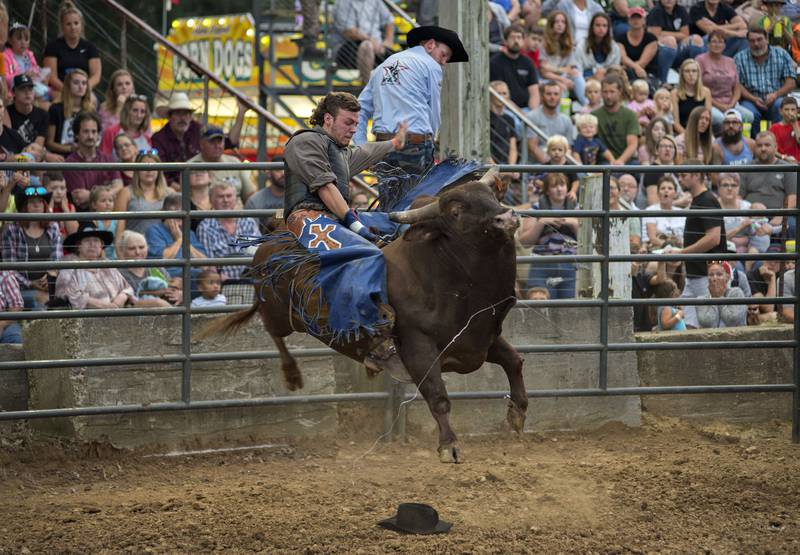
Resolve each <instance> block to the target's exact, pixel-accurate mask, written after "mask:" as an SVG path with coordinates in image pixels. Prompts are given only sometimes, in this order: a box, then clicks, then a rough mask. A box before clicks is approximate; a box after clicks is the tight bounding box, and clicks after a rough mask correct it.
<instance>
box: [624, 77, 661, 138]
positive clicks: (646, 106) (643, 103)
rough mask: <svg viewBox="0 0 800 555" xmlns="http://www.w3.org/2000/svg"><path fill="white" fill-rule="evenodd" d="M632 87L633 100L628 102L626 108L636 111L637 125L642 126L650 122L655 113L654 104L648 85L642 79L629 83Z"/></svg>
mask: <svg viewBox="0 0 800 555" xmlns="http://www.w3.org/2000/svg"><path fill="white" fill-rule="evenodd" d="M631 89H633V100H631V101H630V102H628V108H630V109H631V110H633V111H634V112H636V115H637V116H638V117H639V125H640V126H641V127H642V128H645V127H647V126H648V125H649V124H650V120H651V119H652V118H654V117H655V115H656V105H655V102H653V100H651V99H650V98H648V97H649V96H650V85H648V84H647V81H645V80H644V79H637V80H636V81H634V82H633V84H632V85H631Z"/></svg>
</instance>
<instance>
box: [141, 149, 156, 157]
mask: <svg viewBox="0 0 800 555" xmlns="http://www.w3.org/2000/svg"><path fill="white" fill-rule="evenodd" d="M139 156H158V151H157V150H156V149H154V148H143V149H141V150H140V151H139Z"/></svg>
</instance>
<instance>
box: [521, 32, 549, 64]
mask: <svg viewBox="0 0 800 555" xmlns="http://www.w3.org/2000/svg"><path fill="white" fill-rule="evenodd" d="M543 44H544V29H542V28H541V27H540V26H538V25H533V26H531V27H530V28H529V29H528V31H527V32H526V33H525V50H524V51H523V54H525V55H526V56H527V57H528V58H530V60H531V61H532V62H533V66H534V67H535V68H536V71H537V72H541V71H542V62H541V61H540V60H539V49H541V48H542V45H543Z"/></svg>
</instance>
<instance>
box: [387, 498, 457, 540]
mask: <svg viewBox="0 0 800 555" xmlns="http://www.w3.org/2000/svg"><path fill="white" fill-rule="evenodd" d="M378 526H383V527H384V528H387V529H389V530H394V531H395V532H403V533H406V534H445V533H447V532H448V531H449V530H450V528H451V527H452V526H453V525H452V524H451V523H449V522H445V521H443V520H439V513H437V512H436V509H434V508H433V507H431V506H430V505H425V504H423V503H400V505H399V506H398V507H397V514H396V515H394V516H393V517H391V518H387V519H386V520H382V521H380V522H379V523H378Z"/></svg>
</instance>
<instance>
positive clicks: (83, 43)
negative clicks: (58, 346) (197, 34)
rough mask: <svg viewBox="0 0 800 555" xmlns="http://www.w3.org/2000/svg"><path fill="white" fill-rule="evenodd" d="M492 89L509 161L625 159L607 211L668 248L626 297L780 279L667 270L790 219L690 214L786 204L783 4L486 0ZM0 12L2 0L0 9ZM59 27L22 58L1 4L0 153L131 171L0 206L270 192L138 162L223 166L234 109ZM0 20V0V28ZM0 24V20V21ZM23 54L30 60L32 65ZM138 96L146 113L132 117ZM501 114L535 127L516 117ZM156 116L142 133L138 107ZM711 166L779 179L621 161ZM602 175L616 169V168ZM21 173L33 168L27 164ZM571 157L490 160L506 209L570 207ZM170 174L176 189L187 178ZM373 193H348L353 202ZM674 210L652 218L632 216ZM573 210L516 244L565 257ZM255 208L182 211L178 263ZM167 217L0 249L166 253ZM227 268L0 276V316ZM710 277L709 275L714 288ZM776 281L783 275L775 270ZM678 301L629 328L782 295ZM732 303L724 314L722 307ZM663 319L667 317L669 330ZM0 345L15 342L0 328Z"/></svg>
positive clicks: (11, 229) (199, 301)
mask: <svg viewBox="0 0 800 555" xmlns="http://www.w3.org/2000/svg"><path fill="white" fill-rule="evenodd" d="M488 4H489V9H488V21H487V25H488V27H489V37H490V41H491V43H492V44H491V45H490V50H491V52H492V56H491V60H490V65H489V68H488V69H489V74H490V78H491V87H492V89H493V90H494V91H495V92H496V93H497V94H498V95H499V96H501V97H503V98H504V99H505V100H506V101H508V102H511V103H512V104H513V105H515V106H516V107H517V108H518V110H509V109H507V108H506V106H505V105H504V104H503V103H502V102H500V101H498V100H497V99H494V98H492V100H491V105H490V127H491V145H492V147H491V156H492V159H493V160H494V161H495V162H498V163H512V164H513V163H517V162H521V161H524V160H528V161H531V162H536V163H541V164H546V165H565V164H569V163H582V164H609V165H614V166H623V165H625V166H628V168H626V169H625V172H619V173H615V174H614V177H613V178H612V180H611V203H612V208H619V209H625V210H630V211H631V213H632V214H633V213H634V212H636V211H641V214H637V215H635V216H633V215H632V216H631V217H630V218H628V219H627V223H628V228H629V235H630V238H631V249H632V251H634V252H660V253H670V252H672V253H675V255H676V260H675V262H672V261H669V262H662V263H655V262H653V263H650V264H642V265H636V266H635V267H634V268H633V269H632V277H633V284H634V293H635V295H637V296H654V295H655V296H658V297H661V298H668V299H677V298H679V297H681V296H684V297H686V296H702V295H709V296H711V297H732V296H733V297H735V296H737V295H739V293H738V292H741V294H742V295H744V296H754V297H755V296H759V295H762V296H776V295H779V294H780V293H781V289H782V292H783V293H784V294H791V292H792V289H791V285H793V281H792V279H793V277H792V276H793V274H792V272H793V270H792V269H791V264H789V263H785V264H777V265H776V263H774V262H768V261H755V262H753V261H748V262H747V263H738V264H732V265H729V264H717V265H708V266H707V265H706V264H705V263H703V264H702V265H700V264H696V263H694V264H693V263H683V262H682V261H681V260H680V258H679V255H680V253H681V252H687V253H690V252H725V251H729V250H735V251H737V252H743V253H764V252H781V251H783V250H785V249H786V243H785V237H787V235H788V236H790V237H791V236H793V233H794V226H795V225H796V223H795V222H794V220H793V219H784V218H781V217H773V218H766V217H764V216H762V215H758V214H755V213H754V215H753V216H752V217H741V216H740V217H727V218H725V219H724V220H723V218H721V217H720V218H691V216H689V212H688V211H690V210H691V209H692V208H697V207H724V208H731V209H742V210H753V211H757V210H763V209H765V208H767V209H771V208H784V207H788V208H793V207H795V206H796V177H795V173H794V171H793V166H792V165H794V164H797V161H798V158H800V124H798V104H799V102H798V98H800V97H798V98H796V97H795V96H794V89H795V86H796V74H797V66H796V64H797V61H799V60H800V47H798V40H797V39H798V38H800V23H797V20H798V19H800V10H795V8H794V5H793V4H791V5H789V4H786V3H784V2H783V1H782V0H766V1H764V2H762V3H760V2H758V1H756V2H748V3H746V4H742V5H738V4H737V3H736V2H734V3H733V4H730V3H727V2H725V1H721V0H703V1H692V0H682V1H680V2H678V1H677V0H660V1H658V2H653V1H652V0H627V1H626V0H614V1H613V2H611V3H610V6H609V8H608V9H606V8H604V7H603V6H601V5H600V4H598V3H597V2H595V1H594V0H546V1H544V2H539V1H538V0H498V1H497V2H491V1H490V2H488ZM3 10H4V8H3V7H2V3H0V12H2V11H3ZM332 15H333V17H332V21H331V44H330V45H329V46H330V47H331V48H332V50H333V52H334V57H335V58H336V60H337V63H338V64H339V66H341V67H352V68H355V69H358V70H359V72H360V74H361V76H362V79H363V80H364V81H366V77H368V76H369V73H370V71H371V70H372V68H373V67H375V65H376V64H378V63H380V61H381V60H382V59H384V58H385V57H387V56H388V55H389V54H391V53H392V49H393V48H394V47H395V46H396V44H395V42H396V41H395V35H394V25H393V21H392V18H391V16H390V14H389V13H388V12H387V11H386V8H385V6H384V5H383V3H382V2H380V1H377V0H338V1H337V2H336V3H335V5H334V9H333V12H332ZM58 19H59V23H60V33H59V36H58V37H57V38H55V39H53V40H52V41H50V42H49V43H48V44H47V45H46V47H45V49H44V51H43V53H42V54H43V55H42V56H41V57H38V56H37V55H36V54H35V53H34V52H32V51H31V50H30V48H29V44H30V30H29V29H28V28H27V27H26V25H25V24H24V23H17V22H11V23H10V25H8V17H7V14H6V15H5V21H6V24H7V25H8V41H7V44H6V46H5V50H4V52H3V56H2V58H0V59H1V60H2V66H0V70H1V71H2V74H3V75H4V77H5V78H4V79H3V80H2V81H0V92H2V94H0V119H1V120H2V125H0V158H2V159H4V160H17V161H36V162H66V163H72V162H111V161H121V162H129V163H135V164H142V165H143V167H142V169H141V170H127V171H124V172H118V171H96V170H92V171H84V170H71V171H63V172H56V171H42V172H34V173H33V174H28V173H27V172H13V173H12V174H6V173H3V172H0V209H3V210H5V211H7V212H14V211H16V212H20V213H24V212H36V213H46V212H50V213H72V212H86V211H89V212H97V213H98V214H102V213H106V214H107V213H109V212H114V211H125V212H137V211H147V212H150V211H161V210H174V209H177V208H179V207H180V204H181V198H182V197H181V195H182V194H185V195H190V199H191V206H192V208H193V209H195V210H231V209H237V208H242V207H245V208H248V209H250V208H252V209H269V208H280V207H282V204H283V193H284V176H283V172H282V171H278V170H276V171H271V172H269V175H268V181H269V183H270V186H268V187H267V188H264V189H262V190H258V188H257V187H256V184H255V181H254V176H253V175H252V172H250V171H247V170H246V169H243V170H222V171H220V170H217V171H213V172H210V171H206V170H198V171H192V172H187V175H186V176H185V178H184V179H183V180H182V178H181V174H180V173H178V172H165V173H162V172H158V171H154V170H151V169H149V168H148V167H147V165H148V164H150V163H153V162H161V161H164V162H184V161H188V162H235V161H238V158H236V157H234V156H231V155H230V154H227V153H226V150H228V149H231V148H235V147H236V146H237V145H238V142H239V138H240V135H241V131H242V126H243V122H244V114H245V111H246V108H245V107H244V106H243V105H240V106H239V111H238V113H237V115H236V117H235V119H234V121H233V124H232V126H231V128H230V130H229V131H228V132H225V131H223V130H222V129H221V128H219V127H216V126H213V125H209V126H203V125H201V124H200V123H199V122H198V121H197V120H196V119H195V117H194V110H195V107H194V106H193V104H192V102H191V101H190V99H189V98H188V96H187V95H186V94H184V93H180V92H175V93H173V94H172V96H171V97H170V98H169V99H167V101H166V103H164V104H161V105H157V106H154V102H153V99H150V98H148V97H146V96H145V95H141V94H138V93H137V91H136V83H135V78H134V76H133V75H132V74H131V73H130V72H128V71H127V70H124V69H120V70H117V71H115V72H113V73H112V74H111V75H110V77H109V79H108V81H107V83H105V85H106V87H105V91H104V92H103V93H101V92H100V91H101V89H100V85H101V81H102V64H101V60H100V57H99V53H98V49H97V48H96V46H95V45H93V44H92V43H91V42H89V41H87V40H86V39H85V38H83V25H84V21H83V17H82V14H81V12H80V10H79V9H78V8H77V7H76V6H75V5H74V4H72V3H71V2H69V1H66V2H63V3H62V5H61V8H60V11H59V14H58ZM3 20H4V18H3V13H0V24H2V21H3ZM2 34H3V33H0V35H2ZM39 60H41V63H39ZM151 108H154V109H153V110H152V113H151ZM520 114H521V115H522V116H524V117H525V118H527V119H528V120H530V122H532V123H533V124H534V125H535V126H536V127H538V129H539V130H541V131H542V133H541V134H539V133H536V132H534V131H532V130H530V129H527V128H526V126H525V125H524V123H523V122H522V121H521V118H520ZM152 117H158V118H162V119H164V120H166V122H165V124H164V125H163V127H162V128H161V129H160V130H158V131H157V132H155V133H152V129H151V118H152ZM687 160H689V161H694V162H696V163H699V164H712V163H714V164H716V163H721V164H725V165H730V166H737V165H750V164H785V165H787V169H786V171H785V172H777V173H776V172H763V173H737V172H736V168H731V172H730V173H723V174H709V175H706V174H698V173H686V174H684V173H673V172H664V173H658V172H656V173H647V174H645V173H637V172H635V171H631V166H637V165H651V166H658V165H674V164H679V163H681V162H683V161H687ZM620 170H622V168H620ZM37 173H38V175H37ZM582 177H583V175H582V174H579V173H578V172H566V173H557V172H544V173H540V174H536V175H524V174H508V175H506V176H504V179H505V181H506V184H507V185H508V193H507V195H506V197H505V199H504V200H505V201H506V202H508V203H509V204H513V205H516V206H519V207H522V208H533V209H564V210H579V209H580V205H579V204H580V203H579V200H580V198H581V191H580V186H581V178H582ZM187 185H188V190H186V189H185V187H186V186H187ZM371 202H372V199H371V198H369V197H367V196H366V195H363V194H361V195H355V194H354V195H353V204H354V206H358V207H366V206H368V205H369V204H370V203H371ZM655 210H660V211H664V210H666V211H670V212H674V213H675V215H674V216H657V217H653V216H650V215H648V214H647V213H648V212H650V211H655ZM578 221H579V220H578V219H577V218H572V217H560V218H527V219H526V220H525V223H524V225H523V228H522V229H521V230H520V232H519V236H518V239H519V243H520V245H519V248H520V253H521V254H526V253H530V252H533V253H534V254H537V255H542V256H547V255H552V254H570V253H574V252H575V251H576V248H577V236H578ZM271 225H272V222H271V218H268V217H267V218H262V219H260V220H256V219H252V218H206V219H200V218H197V219H194V220H193V221H192V226H191V229H189V230H188V232H189V233H190V245H191V255H192V257H193V258H204V257H209V258H219V257H231V256H236V255H237V254H239V253H238V251H237V249H236V248H234V247H231V243H233V242H234V240H235V238H236V237H237V236H253V235H258V234H259V233H260V232H263V231H265V230H268V229H270V227H271ZM185 232H186V230H184V229H183V225H182V220H180V219H172V218H161V219H130V220H127V221H126V220H115V219H109V218H107V217H104V216H102V215H99V216H98V218H97V219H96V220H94V221H89V222H85V223H81V224H79V223H78V221H76V220H73V221H63V222H58V223H56V222H41V221H40V222H26V221H20V222H12V223H8V224H7V225H5V226H4V228H3V230H2V252H3V260H5V261H45V260H61V259H65V258H67V257H75V258H78V259H83V260H100V259H102V258H105V259H115V258H118V259H130V260H135V259H146V258H159V259H170V258H176V257H181V256H183V253H182V246H183V234H184V233H185ZM242 271H243V267H242V266H236V265H226V266H222V267H219V268H216V269H214V268H208V269H206V270H202V271H201V270H200V269H195V270H193V272H192V283H191V284H183V283H182V282H181V271H180V269H179V268H175V267H170V268H145V267H140V268H126V269H124V270H120V271H110V270H108V269H103V270H97V271H94V270H80V271H75V270H70V271H63V272H55V271H7V272H2V273H0V303H2V307H0V308H2V309H3V310H21V309H23V308H25V309H29V310H35V309H44V308H46V307H48V306H50V307H52V306H73V307H76V308H111V307H116V306H134V305H135V306H165V305H170V304H175V303H179V302H181V299H182V293H181V291H182V290H183V288H184V287H189V288H190V290H191V293H192V294H191V296H192V298H193V299H194V301H193V305H194V306H213V305H216V304H221V303H224V302H225V296H224V295H223V294H222V289H221V288H222V286H223V284H225V283H226V282H227V281H231V280H237V279H238V278H240V277H241V274H242ZM720 272H724V273H726V275H727V276H728V277H727V281H726V282H725V284H724V287H723V286H722V285H720V284H719V274H720ZM575 276H576V269H575V265H573V264H564V263H538V264H532V265H530V267H525V269H524V271H521V272H520V279H519V294H520V295H521V296H526V297H528V298H532V299H533V298H570V297H574V296H575V295H576V291H575V289H576V278H575ZM780 278H783V279H780ZM679 303H680V301H679V300H672V301H665V304H664V306H663V307H658V308H657V309H656V310H653V311H649V312H648V311H646V310H641V311H639V312H638V313H637V329H652V328H660V329H681V328H682V327H684V326H685V325H689V326H706V325H709V326H723V325H739V324H741V323H742V322H744V321H746V322H747V323H750V324H755V323H760V322H764V321H769V320H773V319H776V318H783V319H790V318H793V314H792V313H791V311H790V308H788V307H785V306H783V307H782V306H776V305H769V304H761V305H754V306H753V307H750V309H749V311H748V312H747V313H746V314H744V315H742V314H739V311H737V310H733V309H730V310H722V309H721V310H719V311H717V312H716V313H713V314H712V313H711V311H710V309H707V308H703V309H697V310H692V309H691V307H686V308H682V307H680V306H679ZM734 308H735V307H734ZM678 321H680V324H679V323H678ZM0 332H2V340H3V341H5V340H7V338H12V339H14V338H16V337H18V328H16V327H15V326H14V325H12V324H5V325H3V326H2V327H1V328H0Z"/></svg>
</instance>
